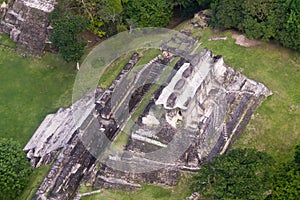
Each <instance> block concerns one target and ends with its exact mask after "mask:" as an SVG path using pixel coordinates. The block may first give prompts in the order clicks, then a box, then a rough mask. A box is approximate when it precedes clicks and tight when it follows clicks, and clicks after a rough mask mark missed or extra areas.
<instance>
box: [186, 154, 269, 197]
mask: <svg viewBox="0 0 300 200" xmlns="http://www.w3.org/2000/svg"><path fill="white" fill-rule="evenodd" d="M273 165H274V160H273V159H272V157H270V156H269V155H267V154H266V153H263V152H259V151H256V150H254V149H233V150H230V151H229V152H228V153H227V154H226V155H220V156H217V157H215V158H213V159H212V161H210V162H207V163H205V164H204V165H203V166H202V167H201V169H200V170H199V172H198V174H197V175H196V176H195V177H194V178H193V181H192V185H191V189H192V190H193V191H195V192H200V193H201V195H202V196H203V197H205V198H209V199H255V200H256V199H264V198H265V197H266V196H267V195H268V194H269V191H270V189H271V182H270V180H271V176H272V172H273V168H274V166H273Z"/></svg>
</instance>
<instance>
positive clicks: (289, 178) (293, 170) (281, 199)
mask: <svg viewBox="0 0 300 200" xmlns="http://www.w3.org/2000/svg"><path fill="white" fill-rule="evenodd" d="M272 183H273V188H272V195H271V198H270V199H274V200H285V199H297V198H299V197H300V145H297V146H296V147H295V155H294V160H293V161H292V162H289V163H284V164H281V165H280V166H279V167H278V169H277V170H276V173H275V175H274V179H273V181H272Z"/></svg>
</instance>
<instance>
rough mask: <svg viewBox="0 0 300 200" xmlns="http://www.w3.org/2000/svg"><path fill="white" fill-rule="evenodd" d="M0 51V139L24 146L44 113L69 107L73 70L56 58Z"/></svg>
mask: <svg viewBox="0 0 300 200" xmlns="http://www.w3.org/2000/svg"><path fill="white" fill-rule="evenodd" d="M0 51H1V53H0V83H1V84H0V119H1V121H0V137H7V138H13V139H14V140H16V141H18V142H20V144H21V145H22V146H25V144H26V143H27V142H28V140H29V139H30V137H31V136H32V134H33V133H34V131H35V130H36V129H37V127H38V126H39V124H40V123H41V122H42V120H43V119H44V118H45V116H46V115H47V114H48V113H53V112H56V110H57V109H58V108H59V107H67V106H69V105H70V103H71V100H72V99H71V94H72V87H73V82H74V78H75V74H76V71H75V70H74V66H72V65H70V64H67V63H65V62H63V61H62V60H61V59H60V58H58V56H57V55H52V54H47V55H46V56H45V57H44V58H43V59H34V58H31V57H26V58H23V57H22V56H20V54H18V53H15V52H13V51H11V50H3V49H1V50H0Z"/></svg>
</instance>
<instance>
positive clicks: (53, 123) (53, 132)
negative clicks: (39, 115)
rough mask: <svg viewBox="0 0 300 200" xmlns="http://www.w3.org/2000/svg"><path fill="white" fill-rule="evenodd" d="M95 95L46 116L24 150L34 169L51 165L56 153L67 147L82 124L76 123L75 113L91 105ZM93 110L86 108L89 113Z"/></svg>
mask: <svg viewBox="0 0 300 200" xmlns="http://www.w3.org/2000/svg"><path fill="white" fill-rule="evenodd" d="M93 95H94V94H90V95H87V96H86V97H85V98H82V99H80V100H78V101H77V102H75V103H74V104H73V105H72V107H71V108H67V109H63V108H61V109H59V110H58V111H57V113H55V114H49V115H47V116H46V118H45V119H44V121H43V122H42V123H41V125H40V126H39V128H38V129H37V130H36V132H35V133H34V135H33V137H32V138H31V139H30V140H29V142H28V143H27V145H26V146H25V147H24V149H23V151H25V152H26V153H27V157H28V158H29V159H30V160H31V163H32V166H33V167H39V166H41V165H45V164H50V163H51V162H52V161H53V159H54V158H55V155H56V152H58V151H59V150H60V149H62V148H63V147H65V146H66V144H67V143H68V142H69V141H70V139H71V138H72V137H73V135H74V133H75V131H76V130H77V128H78V127H79V126H80V124H75V123H74V119H73V112H76V109H78V108H79V107H80V108H83V107H84V105H90V104H91V102H92V101H93ZM91 109H92V108H88V107H86V110H87V111H88V110H91Z"/></svg>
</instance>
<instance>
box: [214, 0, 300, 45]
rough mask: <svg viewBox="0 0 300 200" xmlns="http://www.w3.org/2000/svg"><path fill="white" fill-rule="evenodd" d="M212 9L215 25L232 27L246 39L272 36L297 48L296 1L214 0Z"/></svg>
mask: <svg viewBox="0 0 300 200" xmlns="http://www.w3.org/2000/svg"><path fill="white" fill-rule="evenodd" d="M211 10H212V19H211V21H210V24H211V25H212V26H213V27H214V28H235V29H237V30H239V31H242V32H244V33H246V35H247V36H248V37H249V38H259V39H264V40H269V39H275V40H277V41H279V42H280V43H281V44H283V45H284V46H287V47H290V48H293V49H296V50H300V40H299V38H300V1H298V0H236V1H232V0H214V1H212V4H211Z"/></svg>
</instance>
